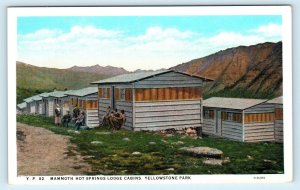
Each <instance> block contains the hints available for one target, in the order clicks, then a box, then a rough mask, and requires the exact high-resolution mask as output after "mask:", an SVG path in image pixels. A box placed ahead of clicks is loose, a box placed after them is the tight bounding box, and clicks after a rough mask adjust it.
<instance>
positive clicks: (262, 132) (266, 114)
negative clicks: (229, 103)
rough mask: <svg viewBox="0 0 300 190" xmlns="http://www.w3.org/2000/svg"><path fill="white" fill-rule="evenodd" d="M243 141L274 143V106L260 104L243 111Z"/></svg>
mask: <svg viewBox="0 0 300 190" xmlns="http://www.w3.org/2000/svg"><path fill="white" fill-rule="evenodd" d="M244 112H245V116H244V117H245V118H244V141H245V142H260V141H274V140H275V138H274V135H275V133H274V106H273V105H272V104H268V103H262V104H259V105H256V106H254V107H251V108H248V109H246V110H244Z"/></svg>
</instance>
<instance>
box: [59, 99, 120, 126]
mask: <svg viewBox="0 0 300 190" xmlns="http://www.w3.org/2000/svg"><path fill="white" fill-rule="evenodd" d="M61 115H62V114H61V109H60V107H59V105H58V104H57V105H56V108H55V110H54V116H55V117H54V122H55V125H57V126H62V127H68V126H69V123H70V122H71V121H73V123H74V128H75V129H76V130H79V129H80V127H81V126H84V125H85V118H86V116H85V112H84V111H83V110H80V109H79V107H78V106H77V105H76V106H75V108H74V109H73V116H72V115H71V113H70V111H67V113H66V114H65V115H63V117H61ZM125 122H126V115H125V111H124V110H121V111H120V112H118V110H117V109H114V110H112V109H111V107H110V106H108V107H107V108H106V114H105V115H104V116H103V118H102V124H100V125H102V126H108V127H109V128H112V129H113V130H119V129H121V127H122V126H124V124H125Z"/></svg>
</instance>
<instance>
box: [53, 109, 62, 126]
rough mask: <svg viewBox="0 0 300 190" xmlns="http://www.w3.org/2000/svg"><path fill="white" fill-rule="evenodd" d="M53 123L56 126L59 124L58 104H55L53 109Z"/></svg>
mask: <svg viewBox="0 0 300 190" xmlns="http://www.w3.org/2000/svg"><path fill="white" fill-rule="evenodd" d="M54 123H55V125H57V126H60V124H61V112H60V107H59V105H58V104H56V108H55V110H54Z"/></svg>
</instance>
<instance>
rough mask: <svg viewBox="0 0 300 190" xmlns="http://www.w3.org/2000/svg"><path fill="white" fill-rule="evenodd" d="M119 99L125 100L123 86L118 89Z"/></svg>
mask: <svg viewBox="0 0 300 190" xmlns="http://www.w3.org/2000/svg"><path fill="white" fill-rule="evenodd" d="M120 99H121V100H125V89H124V88H121V89H120Z"/></svg>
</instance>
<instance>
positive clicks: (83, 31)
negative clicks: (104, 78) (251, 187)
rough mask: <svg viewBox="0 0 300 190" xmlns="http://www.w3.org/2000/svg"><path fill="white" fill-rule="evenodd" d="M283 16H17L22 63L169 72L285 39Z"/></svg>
mask: <svg viewBox="0 0 300 190" xmlns="http://www.w3.org/2000/svg"><path fill="white" fill-rule="evenodd" d="M281 31H282V20H281V16H276V15H274V16H271V15H262V16H259V15H256V16H253V15H252V16H98V17H96V16H93V17H75V16H73V17H71V16H69V17H55V16H51V17H49V16H48V17H42V16H38V17H32V16H31V17H18V20H17V47H18V51H17V55H18V58H17V59H18V61H22V62H25V63H28V64H31V65H36V66H40V67H52V68H69V67H72V66H74V65H77V66H92V65H96V64H99V65H101V66H108V65H110V66H115V67H123V68H125V69H126V70H129V71H134V70H136V69H154V70H155V69H161V68H169V67H172V66H175V65H178V64H181V63H184V62H188V61H190V60H193V59H197V58H201V57H204V56H207V55H210V54H212V53H215V52H218V51H220V50H224V49H227V48H231V47H236V46H240V45H254V44H258V43H263V42H278V41H281V40H282V39H281Z"/></svg>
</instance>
